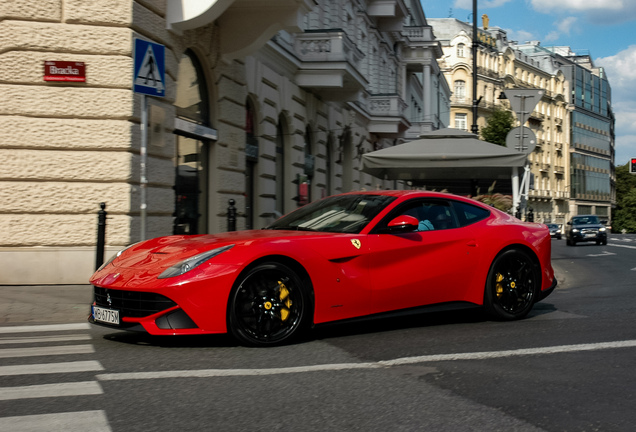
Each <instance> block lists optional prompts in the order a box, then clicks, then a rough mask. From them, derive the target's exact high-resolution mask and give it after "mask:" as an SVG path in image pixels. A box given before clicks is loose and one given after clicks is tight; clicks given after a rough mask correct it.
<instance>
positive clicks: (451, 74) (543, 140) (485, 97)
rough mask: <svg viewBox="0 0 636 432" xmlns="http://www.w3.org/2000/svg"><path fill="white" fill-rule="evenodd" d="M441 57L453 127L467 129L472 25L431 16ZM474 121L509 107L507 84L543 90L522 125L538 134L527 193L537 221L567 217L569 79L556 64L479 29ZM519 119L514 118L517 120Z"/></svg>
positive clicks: (482, 122)
mask: <svg viewBox="0 0 636 432" xmlns="http://www.w3.org/2000/svg"><path fill="white" fill-rule="evenodd" d="M429 23H430V24H431V25H432V26H433V32H434V34H435V37H436V38H437V39H439V40H440V42H441V44H442V47H443V50H444V57H443V58H442V59H441V60H440V67H441V68H442V70H443V71H444V74H445V75H446V79H447V81H448V82H449V85H450V86H451V90H452V91H453V95H452V96H451V127H455V128H457V129H464V130H468V131H470V130H471V125H472V124H473V94H472V89H473V67H472V44H473V36H472V35H473V29H472V25H471V24H468V23H465V22H462V21H458V20H456V19H452V18H440V19H437V18H436V19H429ZM478 39H479V46H478V49H477V94H476V97H475V100H479V101H480V102H479V104H478V118H477V120H476V124H477V126H478V128H479V130H481V129H482V128H483V127H484V126H486V122H487V119H488V117H489V116H490V115H491V113H492V112H493V110H494V109H496V108H497V107H501V108H504V109H508V110H509V109H510V104H509V102H508V101H506V100H505V99H502V98H503V96H502V94H503V91H504V90H506V89H538V90H542V91H543V96H542V98H541V100H540V101H539V103H538V104H537V106H536V107H535V108H534V110H533V111H532V113H530V116H529V120H528V122H527V123H526V124H525V126H527V127H529V128H530V129H531V130H532V131H533V132H534V134H535V136H536V147H535V149H534V151H532V152H531V153H530V154H529V155H528V166H529V168H530V172H531V173H532V174H533V178H534V181H533V183H534V185H533V189H532V190H530V191H529V193H528V196H527V197H525V198H526V203H525V208H526V211H527V210H529V209H532V211H533V213H534V220H535V221H538V222H557V223H564V222H566V221H567V220H569V217H568V212H569V208H568V197H569V191H568V189H569V176H568V173H569V157H568V148H569V141H570V134H569V130H570V125H569V121H570V120H569V119H570V116H569V112H568V102H567V95H568V92H569V82H568V81H567V80H566V79H565V77H564V75H563V72H561V71H560V70H559V68H558V66H557V65H554V64H549V63H546V62H541V61H538V60H537V59H535V58H533V57H530V56H528V55H526V54H524V53H523V52H522V51H520V50H518V49H516V46H515V44H514V43H512V42H510V41H508V40H507V36H506V33H505V32H504V31H503V30H501V29H499V28H486V29H484V28H483V27H482V28H480V29H479V30H478ZM516 126H519V124H518V121H517V125H516Z"/></svg>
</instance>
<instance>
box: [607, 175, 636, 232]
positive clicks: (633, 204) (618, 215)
mask: <svg viewBox="0 0 636 432" xmlns="http://www.w3.org/2000/svg"><path fill="white" fill-rule="evenodd" d="M623 230H625V231H626V232H628V233H636V174H630V173H629V165H628V164H625V165H622V166H618V167H616V209H615V210H614V212H613V214H612V231H615V232H622V231H623Z"/></svg>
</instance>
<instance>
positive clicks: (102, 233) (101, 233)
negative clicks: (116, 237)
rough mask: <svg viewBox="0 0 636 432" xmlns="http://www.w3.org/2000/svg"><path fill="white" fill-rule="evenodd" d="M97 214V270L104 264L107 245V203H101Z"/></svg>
mask: <svg viewBox="0 0 636 432" xmlns="http://www.w3.org/2000/svg"><path fill="white" fill-rule="evenodd" d="M99 207H100V208H101V210H100V211H98V212H97V248H96V250H95V270H96V271H97V269H98V268H100V267H101V266H102V264H103V263H104V247H105V245H106V215H107V213H106V203H100V204H99Z"/></svg>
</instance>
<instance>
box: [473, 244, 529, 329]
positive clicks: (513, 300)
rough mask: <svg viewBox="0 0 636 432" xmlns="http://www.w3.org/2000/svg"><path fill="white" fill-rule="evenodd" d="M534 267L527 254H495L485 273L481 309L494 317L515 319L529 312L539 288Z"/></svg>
mask: <svg viewBox="0 0 636 432" xmlns="http://www.w3.org/2000/svg"><path fill="white" fill-rule="evenodd" d="M540 280H541V279H540V275H539V271H538V269H537V266H536V265H535V264H534V262H533V260H532V258H531V257H530V256H529V255H528V253H526V252H524V251H522V250H519V249H509V250H507V251H505V252H503V253H500V254H499V255H497V257H496V258H495V259H494V261H493V263H492V265H491V266H490V270H489V272H488V279H487V280H486V289H485V293H484V306H485V308H486V310H487V311H488V312H489V313H490V314H491V315H492V316H493V317H495V318H497V319H502V320H514V319H520V318H523V317H524V316H526V315H527V314H528V312H530V309H532V306H533V305H534V302H535V299H536V297H537V295H538V292H539V289H540Z"/></svg>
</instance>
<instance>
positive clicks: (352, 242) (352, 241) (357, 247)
mask: <svg viewBox="0 0 636 432" xmlns="http://www.w3.org/2000/svg"><path fill="white" fill-rule="evenodd" d="M351 244H352V245H354V246H355V247H356V249H360V246H362V243H360V240H358V239H353V240H351Z"/></svg>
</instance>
